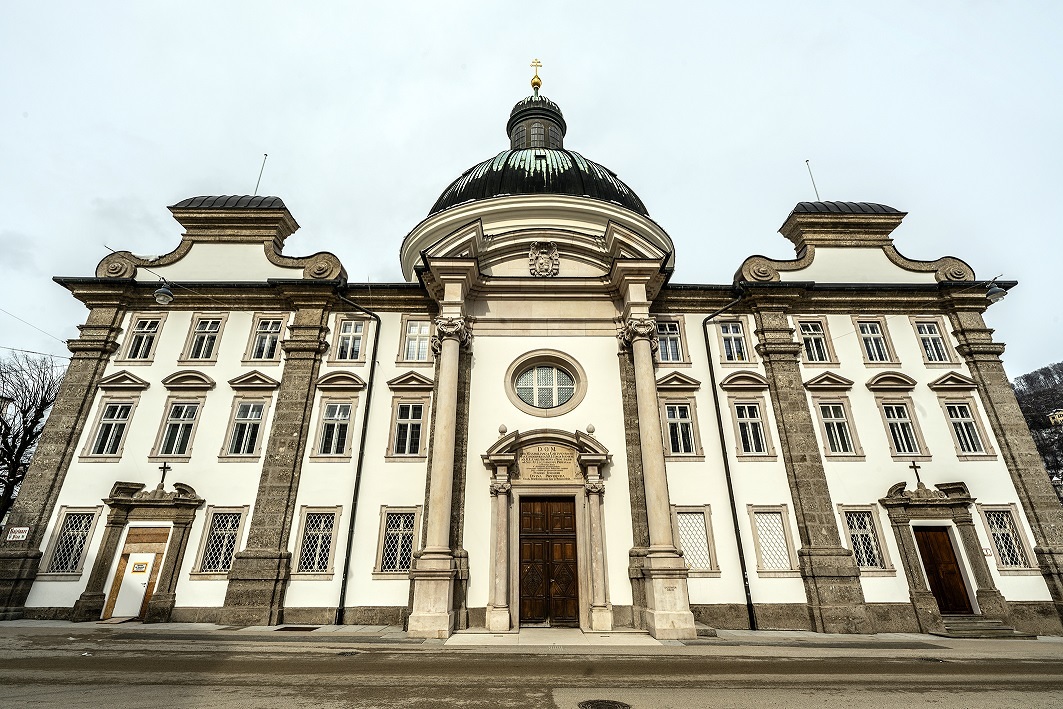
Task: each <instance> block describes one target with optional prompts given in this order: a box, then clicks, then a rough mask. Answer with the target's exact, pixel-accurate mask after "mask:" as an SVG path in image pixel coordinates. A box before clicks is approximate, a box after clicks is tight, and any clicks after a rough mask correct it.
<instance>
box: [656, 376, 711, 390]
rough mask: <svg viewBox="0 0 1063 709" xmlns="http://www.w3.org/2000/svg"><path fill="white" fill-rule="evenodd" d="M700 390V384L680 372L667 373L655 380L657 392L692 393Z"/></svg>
mask: <svg viewBox="0 0 1063 709" xmlns="http://www.w3.org/2000/svg"><path fill="white" fill-rule="evenodd" d="M700 388H701V382H699V381H698V380H697V379H694V378H693V377H688V376H687V375H685V374H683V373H682V372H674V371H673V372H668V373H667V374H665V375H664V376H663V377H661V378H660V379H658V380H657V389H658V391H660V390H664V391H694V390H695V389H700Z"/></svg>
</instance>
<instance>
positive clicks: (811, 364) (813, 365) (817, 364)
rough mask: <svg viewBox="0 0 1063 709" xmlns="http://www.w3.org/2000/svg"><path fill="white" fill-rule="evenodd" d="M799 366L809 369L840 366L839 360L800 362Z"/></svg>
mask: <svg viewBox="0 0 1063 709" xmlns="http://www.w3.org/2000/svg"><path fill="white" fill-rule="evenodd" d="M801 366H803V367H807V368H809V369H820V368H824V367H840V366H842V365H841V362H801Z"/></svg>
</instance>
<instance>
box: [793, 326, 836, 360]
mask: <svg viewBox="0 0 1063 709" xmlns="http://www.w3.org/2000/svg"><path fill="white" fill-rule="evenodd" d="M798 327H799V328H800V331H801V346H802V347H803V349H804V354H805V361H806V362H830V361H831V356H830V350H829V349H828V348H827V335H826V333H825V332H824V331H823V323H822V322H821V321H819V320H802V321H799V322H798Z"/></svg>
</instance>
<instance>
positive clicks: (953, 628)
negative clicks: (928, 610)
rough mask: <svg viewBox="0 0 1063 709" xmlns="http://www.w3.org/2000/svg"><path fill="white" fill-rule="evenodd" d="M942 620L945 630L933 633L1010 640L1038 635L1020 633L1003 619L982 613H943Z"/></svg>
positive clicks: (950, 636) (1028, 638)
mask: <svg viewBox="0 0 1063 709" xmlns="http://www.w3.org/2000/svg"><path fill="white" fill-rule="evenodd" d="M941 621H942V623H944V625H945V631H944V632H941V633H931V635H939V636H941V637H946V638H1000V639H1009V640H1030V639H1034V638H1036V637H1037V636H1036V635H1030V634H1029V633H1020V632H1019V631H1017V630H1015V628H1012V627H1011V626H1008V625H1004V623H1003V622H1002V621H999V620H995V619H992V618H986V617H984V616H980V615H943V616H941Z"/></svg>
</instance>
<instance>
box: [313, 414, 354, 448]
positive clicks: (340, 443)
mask: <svg viewBox="0 0 1063 709" xmlns="http://www.w3.org/2000/svg"><path fill="white" fill-rule="evenodd" d="M350 425H351V405H350V404H325V409H324V413H323V416H322V424H321V444H320V445H319V446H318V454H319V455H344V454H345V453H346V452H347V432H348V429H349V428H350Z"/></svg>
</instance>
